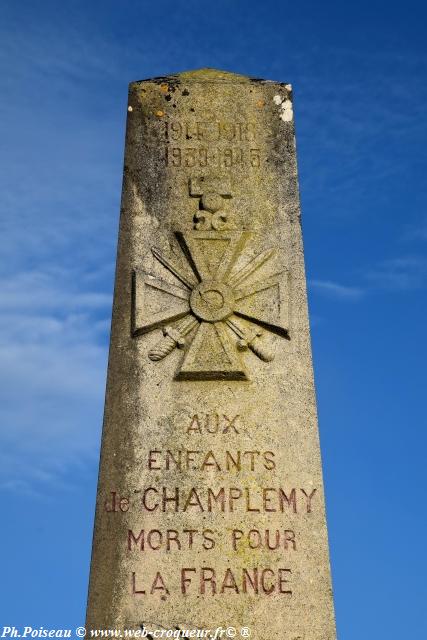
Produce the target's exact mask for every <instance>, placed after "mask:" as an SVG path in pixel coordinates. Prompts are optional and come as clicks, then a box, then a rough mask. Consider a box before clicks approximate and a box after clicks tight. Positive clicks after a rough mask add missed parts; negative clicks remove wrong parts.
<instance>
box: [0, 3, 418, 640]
mask: <svg viewBox="0 0 427 640" xmlns="http://www.w3.org/2000/svg"><path fill="white" fill-rule="evenodd" d="M426 19H427V10H426V9H425V7H423V3H421V2H419V3H417V2H412V1H407V2H406V3H393V2H378V1H376V0H370V1H369V2H366V0H361V1H360V2H357V3H356V2H353V3H344V2H328V1H325V2H322V3H321V2H304V1H301V2H299V3H296V2H293V3H289V2H287V1H282V2H274V1H272V0H263V1H262V2H253V1H252V2H251V1H250V0H246V2H243V1H240V0H210V1H209V2H207V1H206V0H199V1H197V2H196V1H193V0H188V1H182V0H181V1H180V0H175V1H174V2H173V1H170V0H162V2H161V3H154V2H147V1H146V0H140V1H139V2H136V1H134V2H131V1H128V0H123V1H121V2H119V0H116V1H115V2H113V1H111V0H103V2H98V1H97V0H93V1H91V2H82V1H81V0H75V1H69V0H63V1H62V2H56V1H55V2H53V1H52V2H51V1H49V0H46V1H44V2H42V1H39V2H37V1H35V0H33V1H32V2H30V1H28V0H20V2H13V1H12V0H9V1H5V0H2V2H1V3H0V77H1V98H0V163H1V167H0V211H1V219H0V220H1V240H0V243H1V245H0V246H1V250H2V253H3V256H2V260H1V271H0V311H1V313H0V323H1V332H0V358H1V363H2V365H1V371H0V394H1V401H0V413H1V417H0V426H1V428H0V491H1V493H0V500H1V503H0V504H1V513H2V525H1V527H0V543H1V545H0V547H1V566H2V569H3V571H2V576H3V577H2V581H1V582H2V591H3V593H2V595H1V597H0V625H1V626H2V625H6V624H7V625H13V624H15V625H17V626H23V625H32V626H37V625H44V626H45V627H71V626H76V625H78V624H81V623H82V622H83V620H84V609H85V599H86V589H87V578H88V570H89V559H90V547H91V536H92V522H93V511H94V502H95V491H96V476H97V465H98V455H99V440H100V426H101V421H102V409H103V394H104V384H105V374H106V357H107V347H108V331H109V322H110V312H111V296H112V287H113V270H114V260H115V248H116V235H117V223H118V214H119V202H120V190H121V171H122V159H123V144H124V125H125V114H126V99H127V84H128V82H129V81H132V80H137V79H141V78H146V77H150V76H157V75H165V74H168V73H171V72H176V71H182V70H184V69H191V68H198V67H203V66H211V67H217V68H221V69H226V70H230V71H236V72H240V73H244V74H247V75H253V76H256V77H264V78H269V79H276V80H280V81H284V82H291V83H292V84H293V87H294V92H295V114H296V126H297V145H298V159H299V171H300V187H301V198H302V208H303V228H304V239H305V250H306V265H307V275H308V279H309V303H310V314H311V324H312V339H313V351H314V361H315V373H316V385H317V393H318V404H319V416H320V429H321V442H322V452H323V460H324V468H325V469H324V473H325V482H326V490H327V504H328V521H329V534H330V543H331V559H332V568H333V578H334V589H335V602H336V613H337V622H338V631H339V637H340V638H341V639H342V640H362V639H363V640H365V639H366V640H368V639H369V638H375V639H384V640H402V639H405V640H406V638H416V639H417V640H418V639H421V638H424V637H427V620H426V615H425V601H426V596H427V593H426V581H425V573H426V570H427V566H426V564H427V563H426V553H425V532H426V525H427V514H426V509H425V450H426V447H427V429H426V426H427V425H426V419H425V404H424V401H425V395H426V391H425V387H426V376H425V362H426V347H425V342H426V339H425V317H426V312H427V303H426V288H427V253H426V249H427V190H426V188H425V183H426V178H425V176H426V171H427V153H426V149H427V119H426V116H425V112H426V104H427V57H426V54H427V39H426V37H425V24H426Z"/></svg>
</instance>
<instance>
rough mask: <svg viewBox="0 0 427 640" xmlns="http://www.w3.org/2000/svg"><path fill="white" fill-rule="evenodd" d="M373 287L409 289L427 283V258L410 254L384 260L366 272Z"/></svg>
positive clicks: (392, 289) (423, 285)
mask: <svg viewBox="0 0 427 640" xmlns="http://www.w3.org/2000/svg"><path fill="white" fill-rule="evenodd" d="M364 276H365V278H366V280H367V281H368V282H369V283H370V286H371V287H372V288H381V289H386V290H389V291H408V290H413V289H418V288H421V287H425V286H426V284H427V258H426V257H424V256H418V255H409V256H403V257H398V258H392V259H388V260H383V261H382V262H380V263H378V265H376V266H375V267H373V268H372V269H370V270H368V271H366V272H365V274H364Z"/></svg>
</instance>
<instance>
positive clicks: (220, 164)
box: [165, 146, 262, 169]
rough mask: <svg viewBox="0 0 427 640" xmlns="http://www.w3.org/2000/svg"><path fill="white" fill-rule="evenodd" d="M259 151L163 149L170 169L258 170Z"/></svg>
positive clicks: (205, 148)
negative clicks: (248, 168)
mask: <svg viewBox="0 0 427 640" xmlns="http://www.w3.org/2000/svg"><path fill="white" fill-rule="evenodd" d="M261 161H262V158H261V150H260V149H246V148H243V147H227V148H219V147H198V148H197V147H168V146H167V147H165V164H166V166H172V167H188V168H191V167H197V168H202V167H216V168H219V169H221V168H230V167H235V166H239V165H240V166H242V167H253V168H258V167H260V166H261Z"/></svg>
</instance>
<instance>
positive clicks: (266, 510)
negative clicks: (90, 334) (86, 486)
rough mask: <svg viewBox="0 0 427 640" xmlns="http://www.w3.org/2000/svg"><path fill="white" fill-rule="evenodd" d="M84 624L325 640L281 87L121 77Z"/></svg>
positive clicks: (295, 221)
mask: <svg viewBox="0 0 427 640" xmlns="http://www.w3.org/2000/svg"><path fill="white" fill-rule="evenodd" d="M87 627H88V629H106V628H109V629H113V628H114V629H131V630H136V631H138V630H139V631H140V633H141V634H145V635H147V634H148V636H147V637H160V636H159V635H157V636H155V635H154V630H156V629H157V630H159V629H160V630H162V629H163V630H164V633H165V635H164V636H163V637H171V636H172V631H171V630H174V631H173V633H175V634H176V635H175V637H178V632H179V633H181V632H182V634H183V635H184V637H209V635H208V633H209V634H210V635H211V637H234V636H233V633H234V635H235V636H236V637H249V634H250V635H251V637H252V638H255V639H256V640H271V638H278V639H280V640H333V639H334V638H335V637H336V635H335V624H334V614H333V601H332V594H331V580H330V569H329V555H328V542H327V530H326V522H325V510H324V496H323V488H322V468H321V459H320V450H319V441H318V429H317V416H316V402H315V392H314V384H313V372H312V362H311V347H310V332H309V324H308V317H307V302H306V282H305V274H304V261H303V247H302V237H301V225H300V206H299V197H298V183H297V165H296V154H295V135H294V121H293V111H292V88H291V86H290V85H289V84H281V83H273V82H269V81H264V80H258V79H253V78H248V77H245V76H240V75H235V74H232V73H226V72H222V71H216V70H212V69H202V70H199V71H192V72H187V73H181V74H179V75H175V76H168V77H162V78H154V79H152V80H145V81H142V82H134V83H131V85H130V90H129V103H128V118H127V133H126V153H125V164H124V182H123V195H122V210H121V219H120V233H119V244H118V255H117V270H116V282H115V293H114V308H113V321H112V330H111V344H110V356H109V365H108V381H107V392H106V403H105V416H104V428H103V435H102V451H101V462H100V474H99V484H98V496H97V509H96V517H95V532H94V541H93V554H92V566H91V575H90V586H89V601H88V611H87ZM166 630H168V632H169V636H167V635H166V633H167V631H166ZM185 630H192V633H193V635H189V633H187V636H185ZM194 630H198V631H197V633H198V636H195V633H196V632H195V631H194ZM207 630H210V631H209V632H207ZM233 630H234V631H233Z"/></svg>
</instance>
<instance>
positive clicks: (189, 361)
mask: <svg viewBox="0 0 427 640" xmlns="http://www.w3.org/2000/svg"><path fill="white" fill-rule="evenodd" d="M190 195H191V196H193V197H198V198H200V204H199V210H198V211H197V213H196V215H195V216H194V230H193V231H191V232H179V231H177V232H175V237H176V239H177V241H178V243H179V245H180V248H181V251H182V252H183V255H184V256H185V259H186V261H187V263H188V265H189V267H190V270H189V272H190V273H191V275H190V276H188V275H186V274H185V273H183V272H182V270H181V269H180V268H179V267H177V266H176V264H174V262H173V260H171V259H169V257H166V256H164V255H163V254H162V253H161V252H160V251H159V250H158V249H156V248H152V250H151V251H152V254H153V256H154V258H155V259H156V260H157V261H158V262H159V263H160V264H161V265H162V267H163V268H164V269H165V270H166V271H167V272H169V274H171V275H172V276H173V277H174V279H175V284H172V283H171V282H169V281H166V280H164V279H163V278H161V277H159V276H157V275H153V274H150V273H147V272H146V271H143V270H136V271H134V273H133V288H132V289H133V300H132V333H133V335H134V336H138V335H141V334H145V333H148V332H150V331H153V330H155V329H157V328H159V327H161V328H162V330H163V337H162V338H161V339H160V340H159V342H158V343H157V344H156V345H155V346H154V348H152V349H151V350H150V351H149V353H148V357H149V358H150V360H153V361H160V360H162V359H163V358H165V357H166V356H168V355H169V354H170V353H172V352H173V351H174V349H175V348H179V349H184V350H185V351H184V357H183V359H182V362H181V364H180V366H179V369H178V372H177V374H176V376H175V378H176V379H177V380H246V379H248V376H247V373H246V371H245V368H244V365H243V362H242V358H241V352H243V351H245V350H247V349H250V350H251V351H252V352H253V353H254V354H255V355H256V356H258V358H260V359H261V360H263V361H264V362H268V361H270V360H272V359H273V358H274V354H273V352H272V350H271V348H270V347H269V346H267V345H266V344H265V343H264V340H265V338H262V335H263V333H264V331H263V330H264V329H266V330H267V331H268V332H271V333H273V334H277V335H279V336H281V337H282V338H287V339H289V333H288V328H289V322H288V298H289V293H288V272H287V271H281V272H279V273H274V274H273V275H268V273H267V274H266V275H264V276H263V277H261V278H260V279H257V275H256V274H257V272H258V271H259V270H261V271H265V270H267V271H268V267H269V266H270V263H271V261H272V259H273V257H274V255H275V253H276V250H275V249H273V248H272V249H267V250H265V251H262V252H261V253H259V254H258V255H256V256H255V257H253V258H252V259H248V260H247V261H246V263H243V265H241V266H239V267H236V263H237V262H238V261H239V259H240V258H241V256H243V257H244V254H245V248H246V245H247V243H248V241H250V240H251V239H252V238H253V236H254V234H253V233H252V232H250V231H238V230H234V229H232V228H229V226H228V220H227V215H226V213H224V212H223V211H222V206H223V200H224V199H225V198H230V197H231V191H230V188H229V185H227V184H226V185H224V184H223V183H221V182H220V181H218V179H206V178H198V179H196V180H194V179H193V180H191V181H190ZM241 262H242V261H241V260H240V263H241ZM156 294H157V295H159V294H160V295H162V296H163V298H164V297H165V296H164V294H168V295H167V296H166V298H167V299H168V304H167V306H166V308H164V304H163V303H162V304H160V308H159V305H157V307H156V305H154V306H153V305H152V304H150V301H151V302H152V300H153V298H155V296H156ZM163 298H162V299H163ZM149 299H150V301H149Z"/></svg>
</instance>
